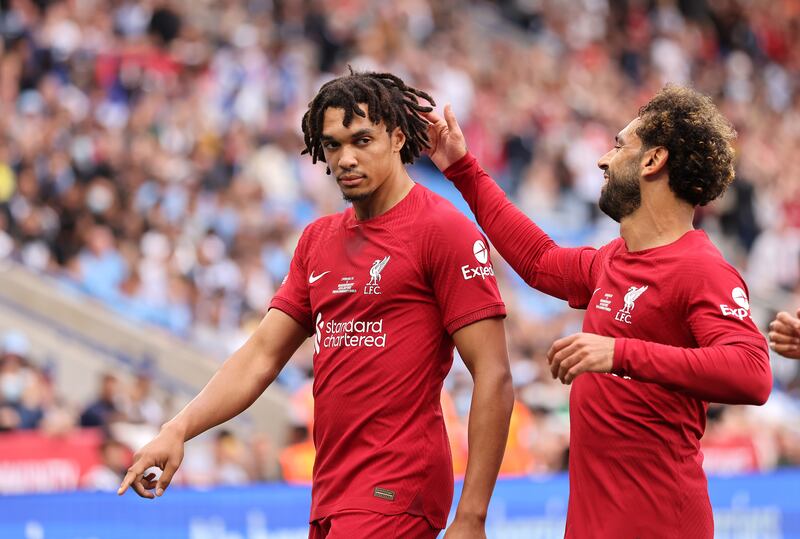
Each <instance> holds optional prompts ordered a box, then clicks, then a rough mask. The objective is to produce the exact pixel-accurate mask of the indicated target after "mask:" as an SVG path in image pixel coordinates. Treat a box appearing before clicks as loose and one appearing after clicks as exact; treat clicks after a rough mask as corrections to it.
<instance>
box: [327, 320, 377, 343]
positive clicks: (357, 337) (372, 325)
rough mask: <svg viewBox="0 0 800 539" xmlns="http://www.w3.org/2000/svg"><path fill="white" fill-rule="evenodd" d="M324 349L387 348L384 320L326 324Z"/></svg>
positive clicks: (329, 322) (331, 321)
mask: <svg viewBox="0 0 800 539" xmlns="http://www.w3.org/2000/svg"><path fill="white" fill-rule="evenodd" d="M322 346H323V347H324V348H341V347H367V348H385V347H386V333H384V332H383V318H381V319H380V320H348V321H347V322H337V321H336V320H328V321H327V322H325V337H324V339H323V340H322Z"/></svg>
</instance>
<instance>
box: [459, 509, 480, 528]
mask: <svg viewBox="0 0 800 539" xmlns="http://www.w3.org/2000/svg"><path fill="white" fill-rule="evenodd" d="M455 519H456V520H459V521H465V522H469V523H471V524H480V525H481V526H483V525H484V524H486V509H485V508H474V507H461V506H460V505H459V507H458V508H457V509H456V516H455Z"/></svg>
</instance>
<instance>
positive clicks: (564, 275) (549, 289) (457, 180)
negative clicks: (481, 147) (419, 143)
mask: <svg viewBox="0 0 800 539" xmlns="http://www.w3.org/2000/svg"><path fill="white" fill-rule="evenodd" d="M444 174H445V176H447V178H448V179H449V180H450V181H452V182H453V185H455V187H456V188H457V189H458V190H459V191H460V192H461V195H462V196H463V197H464V200H465V201H466V202H467V204H469V207H470V209H471V210H472V213H473V214H474V215H475V219H476V220H477V221H478V224H479V225H480V226H481V228H483V230H484V231H485V232H486V234H487V235H488V236H489V239H491V241H492V244H494V246H495V247H496V248H497V251H498V252H499V253H500V254H501V255H502V256H503V258H504V259H505V260H506V261H507V262H508V263H509V264H510V265H511V267H512V268H514V271H516V272H517V273H518V274H519V275H520V277H522V278H523V279H524V280H525V282H526V283H528V284H529V285H530V286H532V287H534V288H536V289H537V290H540V291H541V292H544V293H545V294H549V295H551V296H554V297H557V298H559V299H563V300H566V301H568V302H569V304H570V306H571V307H574V308H586V305H587V304H588V303H589V301H590V299H591V297H592V292H593V289H594V283H595V282H596V281H597V275H598V272H597V268H599V262H600V260H599V259H600V256H598V254H599V253H600V254H602V253H601V252H600V251H597V250H596V249H593V248H590V247H581V248H564V247H559V246H558V245H557V244H556V243H555V242H554V241H553V240H552V239H551V238H550V236H548V235H547V234H546V233H545V232H544V231H543V230H542V229H541V228H539V227H538V226H537V225H536V223H534V222H533V221H532V220H531V219H530V218H529V217H528V216H527V215H525V213H523V212H522V211H520V210H519V209H518V208H517V207H516V206H514V204H513V203H511V201H509V200H508V198H507V197H506V194H505V193H504V192H503V190H502V189H501V188H500V186H498V185H497V183H496V182H495V181H494V180H493V179H492V178H491V176H489V175H488V174H487V173H486V172H485V171H484V170H483V169H482V168H481V166H480V165H479V164H478V161H477V160H476V159H475V158H474V157H473V156H472V155H471V154H469V153H467V154H466V155H465V156H464V157H462V158H461V159H459V160H458V161H456V162H455V163H453V164H452V165H451V166H450V167H449V168H448V169H447V170H445V171H444Z"/></svg>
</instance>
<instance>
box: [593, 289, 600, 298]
mask: <svg viewBox="0 0 800 539" xmlns="http://www.w3.org/2000/svg"><path fill="white" fill-rule="evenodd" d="M598 290H600V288H595V289H594V292H592V295H593V296H594V295H595V294H597V291H598Z"/></svg>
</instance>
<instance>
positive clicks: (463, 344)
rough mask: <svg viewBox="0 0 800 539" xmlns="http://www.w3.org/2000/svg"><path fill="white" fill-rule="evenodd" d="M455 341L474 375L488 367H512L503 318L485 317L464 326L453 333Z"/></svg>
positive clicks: (504, 368) (505, 368)
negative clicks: (509, 362) (509, 360)
mask: <svg viewBox="0 0 800 539" xmlns="http://www.w3.org/2000/svg"><path fill="white" fill-rule="evenodd" d="M453 341H454V342H455V345H456V348H457V349H458V353H459V355H460V356H461V359H462V360H463V361H464V364H465V365H466V366H467V369H469V371H470V373H471V374H472V376H473V377H474V376H475V375H476V373H478V372H481V371H482V370H486V369H499V370H506V371H507V370H509V369H510V367H509V364H508V348H507V346H506V333H505V324H504V322H503V319H502V318H499V317H496V318H485V319H483V320H479V321H477V322H473V323H472V324H469V325H467V326H464V327H463V328H461V329H459V330H458V331H456V332H455V333H453Z"/></svg>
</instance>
